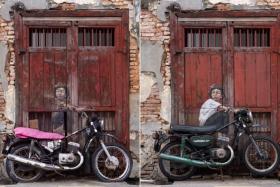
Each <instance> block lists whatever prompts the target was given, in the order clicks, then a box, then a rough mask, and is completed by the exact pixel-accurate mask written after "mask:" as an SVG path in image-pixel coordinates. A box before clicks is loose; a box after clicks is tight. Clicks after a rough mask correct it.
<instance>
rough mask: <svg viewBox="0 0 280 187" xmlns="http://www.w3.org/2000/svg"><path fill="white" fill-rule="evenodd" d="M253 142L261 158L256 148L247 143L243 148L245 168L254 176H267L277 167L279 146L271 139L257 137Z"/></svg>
mask: <svg viewBox="0 0 280 187" xmlns="http://www.w3.org/2000/svg"><path fill="white" fill-rule="evenodd" d="M254 140H255V142H256V144H257V145H258V147H259V148H260V152H261V153H262V156H260V155H259V154H258V151H257V149H256V146H255V145H254V143H253V142H252V141H249V142H248V143H247V145H246V146H245V149H244V152H243V156H244V161H245V165H246V167H247V168H248V169H249V170H250V171H251V173H252V174H253V175H256V176H267V175H269V174H272V173H273V172H275V171H276V169H277V168H278V166H279V161H280V157H279V151H280V150H279V146H278V144H276V143H275V142H274V141H273V140H272V139H271V138H269V137H264V136H258V137H254Z"/></svg>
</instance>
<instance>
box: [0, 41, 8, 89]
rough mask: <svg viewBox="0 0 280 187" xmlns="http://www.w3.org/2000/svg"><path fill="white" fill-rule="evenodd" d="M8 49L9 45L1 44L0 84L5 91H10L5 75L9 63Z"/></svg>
mask: <svg viewBox="0 0 280 187" xmlns="http://www.w3.org/2000/svg"><path fill="white" fill-rule="evenodd" d="M7 54H8V47H7V45H5V44H3V43H2V42H1V43H0V82H1V83H2V87H3V90H4V91H7V90H8V80H7V77H6V74H5V71H4V70H5V65H6V62H7Z"/></svg>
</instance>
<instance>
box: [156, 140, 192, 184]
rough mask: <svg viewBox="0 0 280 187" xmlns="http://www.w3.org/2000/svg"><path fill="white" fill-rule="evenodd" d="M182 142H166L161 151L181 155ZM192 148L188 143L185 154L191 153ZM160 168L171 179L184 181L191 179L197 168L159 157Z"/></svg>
mask: <svg viewBox="0 0 280 187" xmlns="http://www.w3.org/2000/svg"><path fill="white" fill-rule="evenodd" d="M180 146H181V145H180V143H179V142H171V143H168V144H166V145H165V146H164V147H163V149H162V150H161V151H160V153H164V154H169V155H172V156H180ZM191 152H192V149H191V148H189V147H188V146H187V145H186V146H185V149H184V153H183V154H189V153H191ZM159 168H160V170H161V172H162V173H163V174H164V175H165V176H166V177H167V178H168V179H170V180H175V181H182V180H186V179H189V178H190V177H191V176H193V174H194V172H195V170H196V168H195V167H193V166H189V165H186V164H183V163H179V162H174V161H170V160H164V159H162V158H159Z"/></svg>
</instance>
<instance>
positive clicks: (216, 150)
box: [210, 148, 227, 159]
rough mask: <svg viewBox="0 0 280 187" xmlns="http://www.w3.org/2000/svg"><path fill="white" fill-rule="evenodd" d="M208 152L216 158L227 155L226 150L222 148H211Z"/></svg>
mask: <svg viewBox="0 0 280 187" xmlns="http://www.w3.org/2000/svg"><path fill="white" fill-rule="evenodd" d="M210 153H211V157H212V158H216V159H223V158H225V157H226V156H227V151H226V150H225V149H224V148H213V149H211V150H210Z"/></svg>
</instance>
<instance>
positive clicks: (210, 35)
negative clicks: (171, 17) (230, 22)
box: [185, 28, 222, 48]
mask: <svg viewBox="0 0 280 187" xmlns="http://www.w3.org/2000/svg"><path fill="white" fill-rule="evenodd" d="M185 47H190V48H195V47H205V48H212V47H222V29H216V28H187V29H185Z"/></svg>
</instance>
